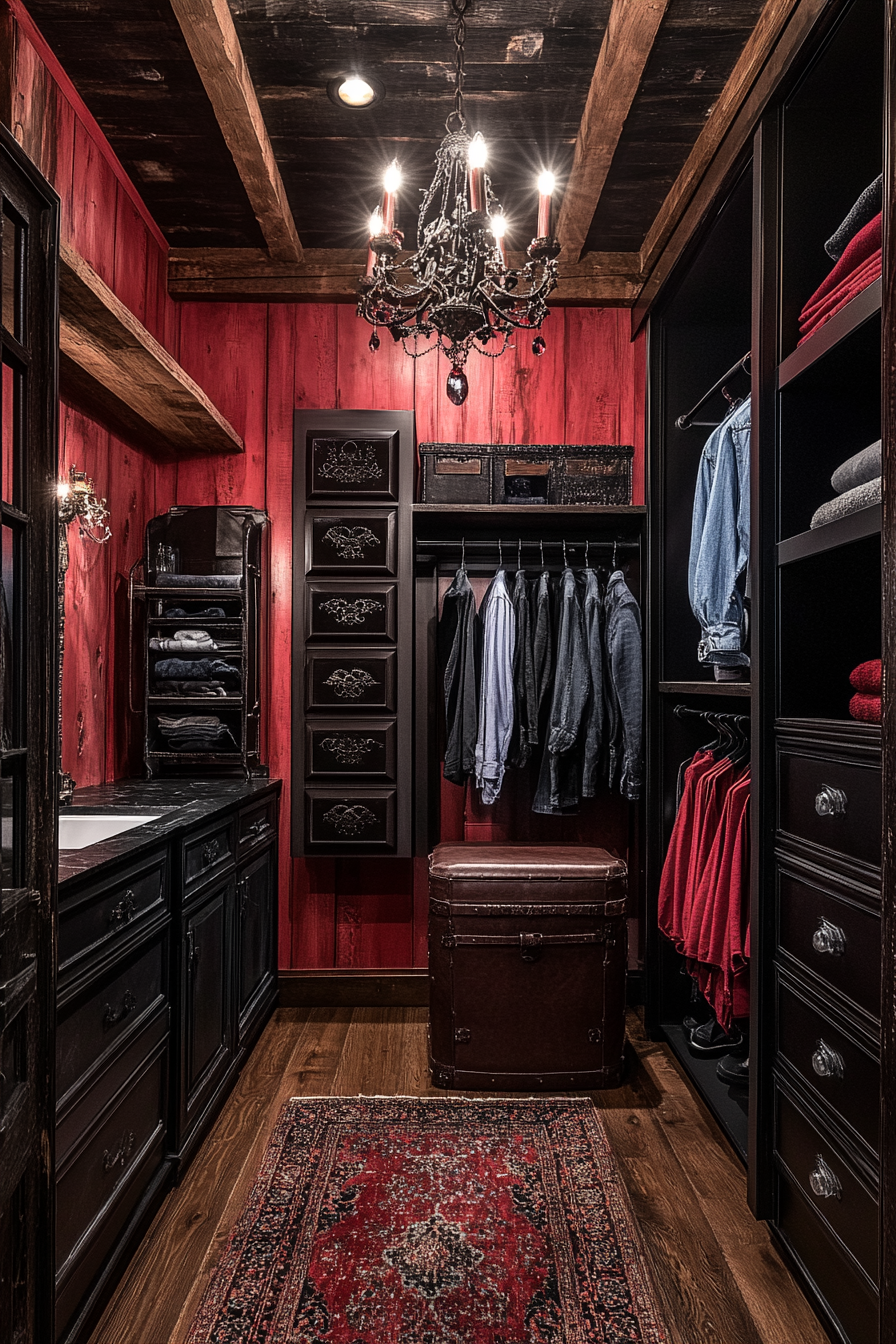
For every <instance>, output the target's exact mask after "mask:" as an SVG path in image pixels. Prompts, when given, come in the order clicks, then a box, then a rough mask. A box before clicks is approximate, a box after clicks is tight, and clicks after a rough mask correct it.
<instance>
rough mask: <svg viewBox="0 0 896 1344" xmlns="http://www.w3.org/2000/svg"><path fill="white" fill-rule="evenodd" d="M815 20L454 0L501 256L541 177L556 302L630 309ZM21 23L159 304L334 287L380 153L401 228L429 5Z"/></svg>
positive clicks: (780, 14)
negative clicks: (731, 136)
mask: <svg viewBox="0 0 896 1344" xmlns="http://www.w3.org/2000/svg"><path fill="white" fill-rule="evenodd" d="M813 6H814V8H815V9H818V8H819V0H715V2H714V3H708V2H707V0H526V3H525V4H522V5H521V4H520V3H518V0H473V4H472V6H471V8H470V12H469V16H468V23H467V41H466V111H467V118H468V122H469V124H470V127H471V129H474V130H481V131H482V132H483V134H484V135H485V137H486V139H487V141H488V143H489V151H490V159H489V165H490V172H491V175H492V181H493V185H494V188H495V190H496V193H497V195H498V196H499V198H500V199H501V200H502V202H503V204H504V207H505V211H506V213H507V215H508V217H509V219H510V220H511V236H510V247H511V250H512V251H513V250H517V251H519V250H521V249H522V248H524V247H525V246H526V244H527V243H528V240H529V238H530V237H531V236H532V233H533V231H534V228H533V226H534V219H535V191H534V179H535V176H536V175H537V172H538V171H539V170H540V169H541V168H542V167H550V168H551V169H552V170H553V171H554V172H555V173H556V175H557V178H558V212H557V215H556V216H555V220H556V224H557V231H558V234H559V236H560V238H561V241H562V242H563V244H564V252H563V256H562V258H561V275H564V277H565V279H564V282H563V285H562V289H563V294H562V297H564V298H565V299H566V301H570V302H574V301H586V302H587V301H590V302H614V303H634V302H635V300H636V299H637V296H638V294H639V292H640V290H641V288H642V286H643V284H644V282H645V279H646V277H647V275H648V274H649V272H650V270H651V268H652V266H653V262H654V260H655V256H656V254H657V253H658V251H659V250H661V248H660V243H663V244H664V243H665V238H666V236H668V235H669V234H670V233H671V231H672V229H673V228H674V225H675V224H676V223H677V220H678V218H680V216H681V213H682V211H683V210H684V209H685V208H686V207H687V204H688V202H689V201H690V199H691V197H692V196H693V194H694V191H695V190H696V188H697V186H698V185H699V181H700V178H701V174H702V173H703V172H705V170H706V168H707V166H708V165H709V164H710V163H711V162H712V160H713V156H714V155H715V153H716V151H717V150H718V148H719V146H720V145H721V144H722V142H723V141H724V139H725V135H726V134H727V131H728V129H729V127H730V126H731V124H732V122H733V120H734V118H735V116H736V115H737V113H738V112H739V111H740V110H741V108H742V105H743V102H744V99H745V98H746V97H747V95H748V94H749V92H750V90H751V89H752V87H753V85H754V83H755V81H756V80H757V78H758V77H759V76H760V74H761V71H762V69H763V67H764V66H765V64H766V63H767V61H768V59H769V56H770V53H771V52H772V51H773V49H774V45H775V42H776V41H777V40H778V39H779V38H780V37H781V35H782V34H783V33H784V30H785V29H786V27H787V25H788V23H790V20H791V18H792V17H793V15H794V14H795V13H796V12H797V11H799V10H800V9H801V8H807V7H808V8H812V7H813ZM28 9H29V11H30V12H31V14H32V16H33V18H34V20H35V22H36V23H37V24H38V26H39V28H40V29H41V31H42V32H43V34H44V36H45V38H46V39H47V41H48V42H49V43H50V45H51V46H52V47H53V49H54V50H55V52H56V54H57V56H58V57H59V59H60V61H61V63H62V65H63V67H64V68H65V70H66V72H67V73H68V74H69V76H70V77H71V79H72V81H73V82H74V84H75V86H76V87H77V89H78V91H79V92H80V94H81V95H82V97H83V98H84V101H85V102H86V103H87V105H88V107H89V108H90V109H91V111H92V112H93V114H94V115H95V117H96V118H97V121H98V122H99V124H100V126H101V127H102V128H103V130H104V131H105V133H106V135H107V136H108V138H109V140H110V142H111V144H112V146H113V148H114V149H115V151H116V153H117V154H118V156H119V158H120V159H121V161H122V163H123V164H124V166H125V168H126V169H127V170H128V172H129V173H130V174H131V176H132V177H133V179H134V182H135V183H136V185H137V186H138V188H139V190H140V192H141V194H142V196H143V198H144V200H145V201H146V203H147V206H148V207H149V209H150V211H151V213H152V214H153V216H154V218H155V219H156V221H157V222H158V224H159V226H160V228H161V229H162V231H163V232H164V234H165V235H166V237H167V238H168V240H169V242H170V243H171V246H172V248H173V249H175V251H174V252H173V253H172V291H173V292H178V293H183V294H187V293H191V294H195V295H199V296H201V295H203V294H207V295H210V296H211V295H220V294H224V293H230V294H235V295H241V294H242V295H246V296H252V297H255V296H259V297H261V296H263V295H271V296H279V297H312V296H320V297H324V296H326V295H328V294H329V295H332V296H333V297H336V298H345V297H348V295H349V294H350V293H351V291H352V290H353V289H354V278H356V276H357V273H358V261H359V258H360V259H363V255H364V251H363V249H364V246H365V225H366V220H367V218H368V216H369V212H370V209H371V208H372V206H373V205H374V204H375V203H376V201H377V199H378V192H379V179H380V176H381V173H382V169H383V167H384V166H385V164H386V163H387V162H388V161H389V160H390V159H391V158H392V157H393V155H395V156H397V157H398V158H399V160H400V162H401V164H402V167H403V170H404V173H405V188H404V190H403V194H402V219H401V223H402V225H403V227H404V228H405V231H406V234H408V235H409V236H411V235H412V233H413V226H414V219H415V212H416V203H417V202H418V201H419V199H420V197H419V191H420V189H422V188H425V187H426V186H427V185H428V182H429V180H430V178H431V176H432V165H433V155H434V152H435V150H436V148H437V146H438V143H439V140H440V139H441V137H442V135H443V134H444V121H445V117H446V116H447V114H448V113H449V111H450V110H451V107H452V98H453V79H454V52H453V43H452V40H451V27H452V25H451V15H450V8H449V4H448V0H229V5H228V0H126V2H123V0H28ZM757 25H758V26H757ZM791 26H794V25H791ZM355 71H357V72H358V73H361V74H364V73H369V74H372V75H374V76H375V77H376V78H377V79H378V80H380V81H381V82H382V84H383V86H384V88H385V97H384V98H383V100H382V102H380V103H379V104H377V105H376V106H373V107H371V108H368V109H361V110H351V109H347V108H343V107H337V106H334V104H333V103H332V102H331V101H330V100H329V98H328V97H327V91H326V86H327V83H328V81H329V80H330V79H333V78H334V77H335V76H337V75H340V74H344V73H350V72H355ZM698 159H699V162H696V160H698ZM689 175H690V176H689ZM685 179H688V180H687V181H686V180H685ZM683 184H684V185H683ZM661 234H662V235H663V237H662V238H661V237H660V235H661Z"/></svg>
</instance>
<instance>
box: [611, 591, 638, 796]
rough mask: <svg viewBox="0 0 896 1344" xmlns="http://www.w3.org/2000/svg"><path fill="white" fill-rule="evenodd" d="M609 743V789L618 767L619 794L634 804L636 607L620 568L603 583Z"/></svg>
mask: <svg viewBox="0 0 896 1344" xmlns="http://www.w3.org/2000/svg"><path fill="white" fill-rule="evenodd" d="M604 616H605V629H606V651H607V676H606V677H605V678H604V680H605V683H606V685H607V690H608V702H609V703H608V708H609V731H608V738H609V744H610V752H609V760H610V769H609V783H610V787H611V788H612V787H613V785H614V784H615V782H616V775H617V772H619V769H620V765H621V774H620V778H619V792H620V793H621V794H622V796H623V798H628V799H629V800H631V801H634V799H636V798H640V797H641V771H642V763H641V735H642V718H643V698H644V697H643V679H644V674H643V669H642V652H641V609H640V607H639V606H638V603H637V599H636V598H635V596H634V594H633V593H632V591H631V589H630V588H629V586H628V584H627V583H626V581H625V575H624V574H623V572H622V570H621V569H617V570H615V571H614V572H613V573H612V574H611V575H610V577H609V579H608V580H607V591H606V595H605V597H604Z"/></svg>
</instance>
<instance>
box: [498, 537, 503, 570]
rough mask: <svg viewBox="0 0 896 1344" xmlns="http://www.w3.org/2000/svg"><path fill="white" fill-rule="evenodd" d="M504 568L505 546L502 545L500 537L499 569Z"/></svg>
mask: <svg viewBox="0 0 896 1344" xmlns="http://www.w3.org/2000/svg"><path fill="white" fill-rule="evenodd" d="M503 568H504V548H503V547H502V545H501V538H500V537H499V538H498V569H503Z"/></svg>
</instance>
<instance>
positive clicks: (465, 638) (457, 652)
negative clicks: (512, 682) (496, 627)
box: [436, 569, 482, 784]
mask: <svg viewBox="0 0 896 1344" xmlns="http://www.w3.org/2000/svg"><path fill="white" fill-rule="evenodd" d="M436 647H437V651H438V656H439V664H440V666H441V667H442V669H443V678H444V685H445V728H446V736H447V740H446V743H445V768H444V774H445V778H446V779H448V780H450V781H451V783H452V784H463V783H464V781H465V780H466V778H467V776H468V775H471V774H472V773H473V771H474V769H475V767H476V733H477V730H478V727H479V716H478V704H479V677H480V669H481V665H482V622H481V620H480V619H479V614H478V612H477V611H476V597H475V595H474V593H473V589H472V587H471V585H470V580H469V579H468V578H467V571H466V570H465V569H459V570H458V571H457V573H456V574H455V576H454V581H453V582H452V584H451V587H450V588H449V589H448V591H447V593H446V594H445V597H444V599H443V602H442V615H441V617H440V618H439V624H438V629H437V632H436Z"/></svg>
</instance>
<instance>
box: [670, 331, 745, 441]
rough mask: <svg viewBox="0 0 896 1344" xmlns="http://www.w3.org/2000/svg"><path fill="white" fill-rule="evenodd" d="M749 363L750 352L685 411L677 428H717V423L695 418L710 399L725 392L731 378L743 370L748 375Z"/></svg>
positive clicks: (676, 424)
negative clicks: (692, 426)
mask: <svg viewBox="0 0 896 1344" xmlns="http://www.w3.org/2000/svg"><path fill="white" fill-rule="evenodd" d="M749 362H750V352H749V350H748V351H747V353H746V354H745V355H744V356H743V357H742V358H741V359H739V360H738V361H737V363H736V364H734V365H732V367H731V368H730V369H729V370H728V372H727V373H723V374H722V376H721V378H720V379H719V381H718V382H717V383H713V385H712V387H711V388H710V389H709V391H708V392H704V394H703V396H702V397H701V398H700V400H699V401H698V402H697V405H696V406H692V407H691V409H690V410H689V411H685V413H684V415H680V416H679V417H678V419H677V420H676V421H675V428H676V429H690V428H691V425H703V426H705V427H706V428H710V427H712V428H715V423H714V422H713V421H710V420H695V419H694V416H695V415H696V414H697V412H698V411H699V410H700V409H701V408H702V407H704V406H705V405H706V403H707V402H708V401H709V400H710V398H712V397H714V396H715V394H716V393H717V392H723V391H725V384H726V383H727V381H728V379H729V378H733V377H734V375H735V374H736V373H740V372H741V370H743V372H744V373H746V371H747V365H748V364H749ZM725 395H726V396H727V395H728V394H727V392H726V394H725ZM729 400H730V398H729Z"/></svg>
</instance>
